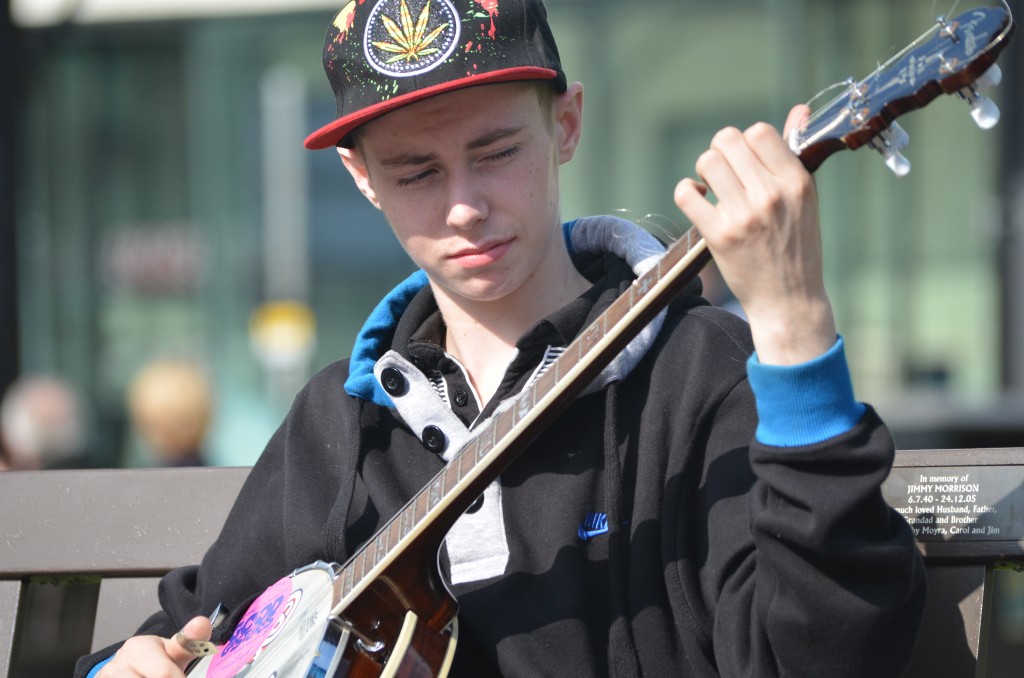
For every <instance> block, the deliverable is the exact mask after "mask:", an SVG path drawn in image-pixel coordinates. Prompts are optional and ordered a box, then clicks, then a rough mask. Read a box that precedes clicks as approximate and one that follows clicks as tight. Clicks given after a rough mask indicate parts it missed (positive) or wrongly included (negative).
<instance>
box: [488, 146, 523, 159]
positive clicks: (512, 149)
mask: <svg viewBox="0 0 1024 678" xmlns="http://www.w3.org/2000/svg"><path fill="white" fill-rule="evenodd" d="M518 152H519V147H518V146H509V147H508V148H506V149H504V150H501V151H498V152H497V153H492V154H491V155H488V156H486V157H484V161H485V162H497V161H498V160H504V159H505V158H511V157H512V156H513V155H515V154H516V153H518Z"/></svg>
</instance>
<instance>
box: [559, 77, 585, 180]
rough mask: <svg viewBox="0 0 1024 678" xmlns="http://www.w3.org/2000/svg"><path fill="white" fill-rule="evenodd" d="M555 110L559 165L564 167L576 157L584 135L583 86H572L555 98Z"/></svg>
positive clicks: (576, 83) (575, 83)
mask: <svg viewBox="0 0 1024 678" xmlns="http://www.w3.org/2000/svg"><path fill="white" fill-rule="evenodd" d="M553 108H554V110H553V114H554V116H555V142H556V144H557V145H558V163H559V164H560V165H563V164H565V163H567V162H569V161H570V160H572V158H573V156H574V155H576V148H577V147H578V146H579V144H580V137H581V136H582V135H583V85H582V84H580V83H578V82H574V83H572V84H570V85H569V88H568V89H567V90H566V91H565V92H563V93H562V94H558V95H556V96H555V98H554V101H553Z"/></svg>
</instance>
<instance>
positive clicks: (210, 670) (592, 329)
mask: <svg viewBox="0 0 1024 678" xmlns="http://www.w3.org/2000/svg"><path fill="white" fill-rule="evenodd" d="M1014 28H1015V25H1014V22H1013V19H1012V17H1011V15H1010V11H1009V8H1008V6H1005V5H1004V7H1002V8H977V9H973V10H970V11H967V12H964V13H962V14H960V15H958V16H957V17H955V18H952V19H950V18H946V17H940V18H939V19H937V21H936V23H935V24H934V25H933V26H932V27H931V28H930V29H929V30H928V31H926V32H925V33H924V34H923V35H921V36H920V37H919V38H918V39H917V40H915V41H914V42H913V43H911V44H910V45H908V46H907V47H906V48H905V49H903V50H902V51H901V52H899V53H898V54H896V55H895V56H894V57H892V58H891V59H889V60H888V61H887V62H886V63H885V64H883V65H881V66H880V67H879V68H877V69H876V70H875V71H874V72H872V73H871V74H870V75H869V76H868V77H866V78H864V79H863V80H860V81H854V80H853V79H850V80H847V81H845V82H844V83H841V84H839V85H836V86H834V87H833V88H830V90H826V93H823V94H827V93H828V92H829V91H831V90H832V89H836V90H839V91H838V93H837V94H835V95H833V98H831V99H830V100H828V101H827V102H826V103H825V104H823V105H822V106H820V108H818V110H816V111H815V112H814V113H813V114H812V116H811V118H810V119H809V120H808V122H807V124H806V125H805V126H804V127H803V128H802V129H799V130H796V131H795V132H793V134H792V135H791V136H790V139H789V143H790V147H791V148H792V150H793V152H794V153H795V154H796V155H797V156H798V157H799V158H800V159H801V161H802V162H803V164H804V166H805V167H807V169H808V170H810V171H814V170H816V169H817V168H818V167H819V166H820V165H821V164H822V163H823V162H824V161H825V159H826V158H828V157H829V156H830V155H832V154H833V153H836V152H838V151H840V150H843V149H849V150H856V149H857V148H860V147H861V146H867V147H869V148H873V149H874V150H876V151H877V152H879V153H880V154H881V155H882V157H883V159H884V160H885V163H886V165H888V166H889V168H890V169H891V170H892V171H893V172H894V173H895V174H896V175H897V176H902V175H905V174H906V173H907V172H908V171H909V170H910V164H909V162H908V161H907V160H906V158H904V157H903V155H902V153H901V151H902V150H903V148H904V147H905V146H906V145H907V143H908V142H909V138H908V136H907V134H906V133H905V132H904V131H903V130H902V128H900V126H899V125H898V124H897V123H896V122H895V120H896V118H897V117H899V116H901V115H903V114H904V113H907V112H909V111H912V110H916V109H918V108H922V107H924V106H925V105H927V104H928V103H930V102H931V101H932V100H934V99H936V98H937V97H938V96H939V95H941V94H952V95H955V96H957V97H959V98H960V99H962V100H963V101H965V102H966V103H968V104H969V105H970V107H971V116H972V117H973V118H974V120H975V122H976V123H977V124H978V125H979V126H980V127H982V128H985V129H987V128H990V127H992V126H994V125H995V124H996V122H997V121H998V119H999V111H998V108H996V106H995V104H993V103H992V102H991V100H990V99H988V98H987V97H985V96H984V95H983V94H981V91H980V90H982V89H984V88H986V87H989V86H994V85H996V84H998V82H999V80H1000V77H1001V76H1000V71H999V67H998V65H996V63H995V61H996V59H997V58H998V56H999V54H1000V52H1001V51H1002V49H1003V48H1004V47H1005V45H1006V44H1007V42H1008V41H1009V38H1010V36H1011V35H1012V33H1013V31H1014ZM819 98H822V97H821V95H819ZM816 99H817V98H816ZM812 103H813V102H812ZM710 259H711V254H710V252H709V250H708V248H707V245H706V244H705V243H704V241H703V239H702V238H701V237H700V234H699V233H697V231H696V229H693V228H691V229H690V230H689V231H688V232H686V233H685V234H683V236H682V237H681V238H680V239H679V240H677V241H676V242H675V243H674V244H673V245H672V246H671V247H670V248H669V249H668V250H667V251H666V252H665V254H664V255H663V257H662V258H661V260H660V261H659V263H658V265H657V266H655V267H654V268H652V269H651V270H650V271H648V272H647V273H646V274H644V275H643V276H641V277H640V278H639V279H637V280H636V281H635V282H634V283H633V285H632V286H631V287H630V289H629V290H628V291H626V292H625V293H624V294H623V295H622V296H620V297H619V298H618V299H617V300H616V301H615V302H614V303H613V304H612V305H611V306H610V307H609V308H608V309H607V310H606V311H605V312H604V313H603V314H602V315H601V316H600V317H599V318H598V319H597V320H595V321H594V323H593V324H591V325H590V326H589V327H587V328H586V329H585V330H584V331H583V332H582V333H581V334H580V336H578V337H577V338H576V339H575V340H574V341H573V342H572V343H571V344H570V345H569V346H568V347H567V348H566V350H565V351H564V353H563V354H562V355H561V356H560V357H559V358H558V359H557V360H556V361H555V362H554V363H553V364H552V365H551V366H550V367H549V368H548V369H547V370H546V371H544V372H543V373H542V374H541V375H540V376H539V378H538V379H536V380H534V381H533V382H532V383H531V384H530V385H528V386H527V387H526V388H525V389H524V390H523V391H522V392H521V393H520V394H518V395H517V396H516V397H514V398H512V399H510V400H509V401H508V402H506V403H505V404H504V405H503V406H502V408H501V409H499V410H498V411H497V412H496V413H495V414H494V415H493V416H492V417H491V418H490V419H489V420H488V421H487V422H485V423H484V424H483V425H481V426H480V427H478V428H477V429H476V431H475V433H474V436H473V437H472V438H471V439H470V441H469V442H468V443H467V444H466V445H465V446H464V447H463V448H462V449H461V450H459V451H458V452H457V453H456V454H454V455H453V457H452V458H451V460H450V461H449V462H448V464H447V466H446V467H445V468H444V469H443V470H442V471H440V472H439V473H438V474H437V475H436V476H434V477H433V479H432V480H431V481H430V483H429V484H428V485H427V486H426V487H424V488H423V489H422V490H421V491H420V492H419V493H417V494H416V495H415V496H414V497H413V498H412V499H410V500H409V502H408V503H407V504H406V505H405V506H404V507H403V508H402V509H401V510H400V511H398V513H397V514H395V515H394V516H393V517H392V518H391V519H390V520H388V521H387V523H386V524H385V525H384V526H383V527H382V528H381V529H380V530H379V531H378V532H377V533H376V534H375V535H374V536H373V537H371V538H370V540H369V541H368V542H366V543H365V544H364V545H363V546H362V547H361V548H360V549H359V550H358V551H357V552H356V553H355V555H353V556H352V557H351V558H350V559H349V560H348V561H347V562H346V563H344V564H338V563H326V562H319V561H318V562H315V563H312V564H310V565H307V566H306V567H303V568H301V569H299V570H296V571H295V572H293V573H291V574H290V575H288V576H285V577H283V578H282V579H280V580H279V581H278V582H276V583H275V584H274V585H273V586H271V587H270V588H268V589H267V590H266V591H265V592H264V593H263V594H262V595H260V596H259V597H258V598H257V599H256V600H255V601H254V602H253V603H252V605H251V606H250V607H249V609H248V610H247V611H246V613H245V615H244V616H243V617H242V619H241V621H240V622H239V624H238V626H237V627H236V629H235V631H234V634H233V635H232V636H231V638H230V639H229V640H228V641H227V642H226V643H225V644H224V645H221V646H215V645H213V644H212V643H209V642H204V641H190V640H186V639H184V638H181V637H180V636H179V642H181V643H182V644H183V645H184V646H185V647H186V648H187V649H189V650H190V651H192V652H193V654H195V655H197V657H198V658H197V660H196V661H195V662H193V663H192V665H191V666H190V667H189V669H188V671H187V673H188V675H189V676H194V677H203V676H205V677H208V678H229V677H231V676H250V677H252V678H271V677H276V678H285V677H295V678H312V677H316V676H330V677H333V676H339V677H340V676H353V677H357V676H358V677H361V676H385V677H387V676H445V675H447V673H448V671H449V668H450V665H451V661H452V658H453V657H454V653H455V646H456V643H457V639H458V624H457V620H456V613H457V611H458V604H457V603H456V601H455V599H454V598H453V597H452V595H451V594H450V592H449V591H448V589H447V587H446V585H445V583H444V581H443V580H442V577H441V575H440V572H439V569H438V567H437V558H438V551H439V549H440V547H441V543H442V541H443V540H444V538H445V535H446V534H447V532H448V530H449V529H450V528H451V526H452V525H453V524H454V523H455V521H456V520H457V519H458V518H459V516H461V515H462V513H463V512H464V511H466V509H468V508H469V507H470V506H471V504H472V503H473V501H474V500H475V499H476V497H477V496H479V495H480V494H481V493H482V492H483V490H484V489H485V488H486V487H487V485H488V484H489V483H490V482H491V481H492V480H493V479H494V478H496V477H497V476H498V475H499V474H500V473H501V472H502V471H503V470H504V469H505V468H506V467H507V466H508V465H509V464H511V463H512V461H513V460H514V459H515V458H516V457H517V456H518V455H519V454H520V453H521V452H522V451H523V450H524V449H525V447H526V446H527V445H528V444H529V442H530V441H531V440H533V439H534V438H535V437H536V435H537V434H538V433H539V432H540V431H541V430H542V429H543V427H545V426H546V425H547V424H549V423H550V422H551V421H552V420H553V419H554V418H555V417H557V416H558V414H559V413H560V412H561V411H562V410H563V409H564V408H565V407H566V406H567V405H568V404H569V403H570V402H571V401H572V400H573V399H574V398H575V397H576V396H577V395H578V394H579V393H581V392H582V391H583V390H584V389H585V388H586V386H587V385H588V384H589V383H590V381H591V380H593V379H594V378H595V377H596V376H597V375H598V374H599V372H600V371H601V369H602V368H603V367H604V366H605V365H606V364H607V363H608V362H610V361H611V360H612V358H613V357H614V356H615V355H616V354H617V353H618V352H619V351H621V350H622V349H623V348H624V347H625V346H626V345H627V344H628V343H629V341H630V340H631V339H632V338H633V337H634V336H635V335H636V334H637V333H638V332H639V331H640V330H641V329H642V328H643V327H644V326H646V325H647V323H648V322H650V321H651V320H652V319H653V318H654V317H655V316H656V315H657V314H658V312H659V311H660V310H661V309H662V308H663V307H665V306H666V305H667V304H668V303H669V302H670V301H671V300H672V299H673V298H674V297H675V296H676V295H677V294H678V293H679V292H680V291H681V290H682V289H683V288H684V287H685V286H686V285H687V284H688V283H689V282H690V281H692V280H693V278H695V277H696V276H697V274H698V273H699V272H700V270H701V269H702V268H703V266H704V265H705V264H706V263H707V262H708V261H709V260H710Z"/></svg>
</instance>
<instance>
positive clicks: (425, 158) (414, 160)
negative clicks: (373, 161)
mask: <svg viewBox="0 0 1024 678" xmlns="http://www.w3.org/2000/svg"><path fill="white" fill-rule="evenodd" d="M522 129H523V128H522V126H516V127H499V128H498V129H494V130H490V131H488V132H484V133H483V134H481V135H480V136H478V137H476V138H475V139H472V140H471V141H470V142H469V143H467V144H466V149H467V150H470V151H475V150H477V149H480V148H485V147H487V146H490V145H491V144H493V143H494V142H496V141H501V140H502V139H506V138H508V137H511V136H515V135H516V134H518V133H519V132H521V131H522ZM436 158H437V156H436V155H435V154H434V153H399V154H397V155H393V156H390V157H388V158H384V159H383V160H381V161H380V164H381V166H383V167H389V168H397V167H411V166H415V165H426V164H428V163H430V162H433V161H434V160H435V159H436Z"/></svg>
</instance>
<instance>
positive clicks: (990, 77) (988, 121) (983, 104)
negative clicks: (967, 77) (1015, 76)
mask: <svg viewBox="0 0 1024 678" xmlns="http://www.w3.org/2000/svg"><path fill="white" fill-rule="evenodd" d="M1002 80H1003V71H1002V69H1000V68H999V65H998V64H992V65H991V66H990V67H989V68H988V70H987V71H985V72H984V73H982V74H981V77H980V78H978V79H977V80H975V81H974V82H973V83H971V84H970V85H967V86H966V87H963V88H962V89H960V90H958V91H957V96H959V97H960V98H961V99H963V100H964V101H965V102H967V105H969V106H970V107H971V117H972V118H974V122H975V123H976V124H977V125H978V127H980V128H981V129H992V128H993V127H995V126H996V124H997V123H998V122H999V116H1000V113H999V107H998V106H996V104H995V102H993V101H992V100H991V99H989V98H988V97H987V96H985V95H984V94H981V93H980V92H979V90H983V89H988V88H990V87H995V86H996V85H998V84H999V83H1000V82H1002Z"/></svg>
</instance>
